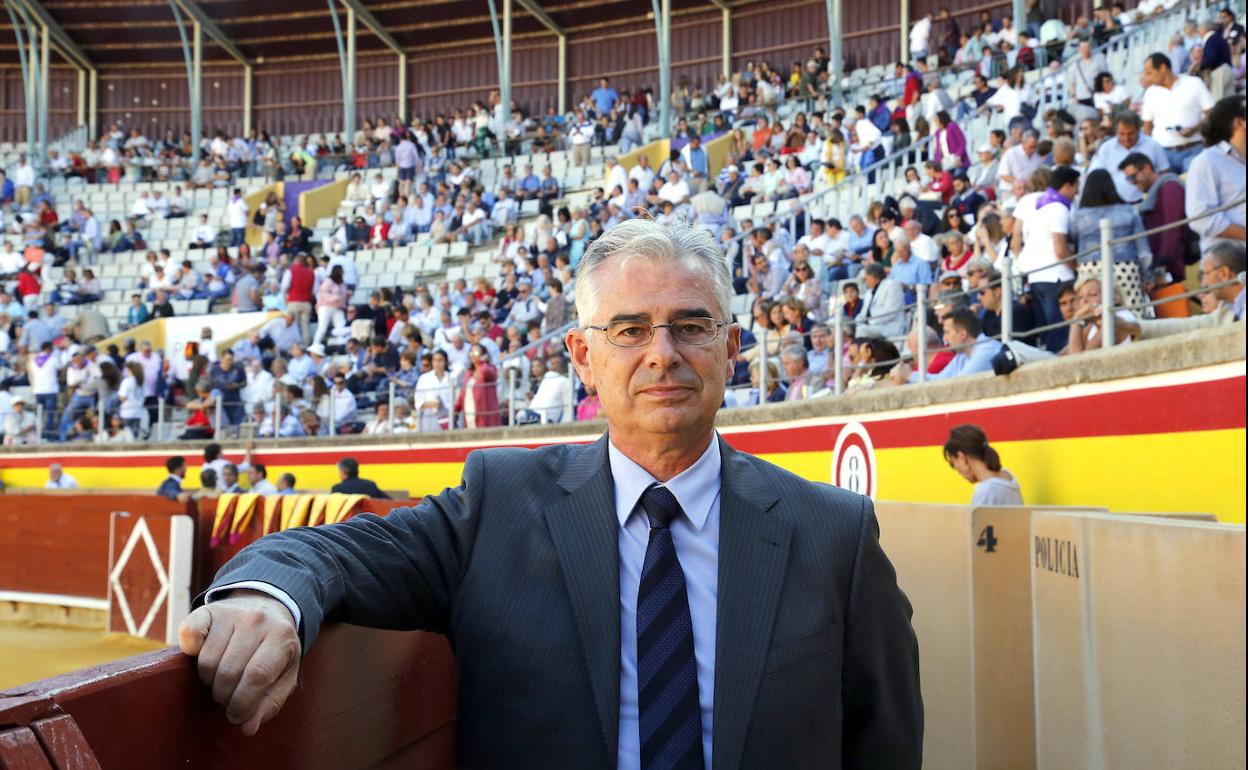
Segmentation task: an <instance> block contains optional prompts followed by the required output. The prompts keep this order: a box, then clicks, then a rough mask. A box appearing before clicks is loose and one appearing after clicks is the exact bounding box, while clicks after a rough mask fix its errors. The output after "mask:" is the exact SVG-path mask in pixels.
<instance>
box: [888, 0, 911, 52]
mask: <svg viewBox="0 0 1248 770" xmlns="http://www.w3.org/2000/svg"><path fill="white" fill-rule="evenodd" d="M897 51H898V54H897V61H899V62H909V61H910V0H901V39H900V41H899V46H898V48H897ZM884 63H885V62H881V64H884Z"/></svg>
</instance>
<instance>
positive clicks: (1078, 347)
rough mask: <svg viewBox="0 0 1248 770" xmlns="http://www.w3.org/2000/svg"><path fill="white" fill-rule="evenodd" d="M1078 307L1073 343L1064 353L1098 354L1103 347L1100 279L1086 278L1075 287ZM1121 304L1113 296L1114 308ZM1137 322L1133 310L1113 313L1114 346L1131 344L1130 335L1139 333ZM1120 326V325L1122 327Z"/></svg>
mask: <svg viewBox="0 0 1248 770" xmlns="http://www.w3.org/2000/svg"><path fill="white" fill-rule="evenodd" d="M1075 296H1076V298H1077V305H1076V309H1075V319H1076V321H1075V323H1074V324H1072V325H1071V327H1070V330H1069V338H1070V342H1069V344H1068V345H1067V347H1066V349H1065V350H1064V351H1062V353H1063V354H1065V355H1071V354H1074V353H1082V352H1084V351H1086V350H1095V349H1097V348H1099V347H1101V346H1102V345H1103V344H1104V335H1102V334H1101V321H1102V317H1101V316H1102V314H1101V308H1102V305H1101V279H1099V278H1095V277H1087V278H1082V279H1080V280H1079V281H1078V282H1077V283H1076V284H1075ZM1118 303H1119V299H1118V294H1117V291H1116V290H1115V292H1114V304H1115V305H1117V304H1118ZM1136 321H1137V319H1136V316H1135V314H1134V313H1132V312H1131V311H1130V310H1116V311H1114V344H1115V345H1122V344H1125V343H1127V342H1130V341H1131V332H1132V331H1133V330H1135V329H1138V328H1139V326H1138V324H1137V322H1136ZM1120 322H1121V323H1120Z"/></svg>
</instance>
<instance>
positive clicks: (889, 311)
mask: <svg viewBox="0 0 1248 770" xmlns="http://www.w3.org/2000/svg"><path fill="white" fill-rule="evenodd" d="M862 281H863V283H865V284H866V286H867V293H866V296H865V297H864V298H863V310H862V312H861V313H859V315H858V323H857V324H856V325H855V331H854V334H855V336H858V337H869V338H878V337H900V336H901V335H903V334H905V331H906V324H907V314H906V298H905V289H904V288H903V287H902V285H901V284H900V283H898V282H896V281H894V280H892V279H890V278H887V277H885V274H884V266H883V265H881V264H879V263H878V262H873V263H871V264H869V265H867V266H866V267H864V268H863V270H862Z"/></svg>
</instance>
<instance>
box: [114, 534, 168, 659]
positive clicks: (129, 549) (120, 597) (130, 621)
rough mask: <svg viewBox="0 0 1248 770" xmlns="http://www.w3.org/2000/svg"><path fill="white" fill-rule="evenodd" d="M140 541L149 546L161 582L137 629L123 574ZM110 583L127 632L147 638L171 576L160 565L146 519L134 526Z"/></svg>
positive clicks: (149, 556) (157, 576) (115, 566)
mask: <svg viewBox="0 0 1248 770" xmlns="http://www.w3.org/2000/svg"><path fill="white" fill-rule="evenodd" d="M140 539H141V540H142V541H143V544H144V545H145V546H147V556H148V558H149V559H151V562H152V567H154V568H155V570H156V578H157V580H159V581H160V590H159V591H158V592H157V593H156V598H155V599H153V600H152V606H151V607H149V608H148V610H147V615H145V616H144V617H143V623H142V624H141V625H139V626H138V627H137V628H136V627H135V625H134V615H133V614H132V613H131V612H130V603H129V602H128V601H126V592H125V589H123V588H122V587H121V573H122V572H124V571H125V569H126V564H127V563H129V561H130V555H131V554H132V553H133V552H134V547H135V546H136V545H138V543H139V540H140ZM108 583H109V585H110V586H112V588H113V591H114V593H116V594H117V605H118V606H119V607H121V617H122V618H123V619H124V620H125V621H126V630H127V631H128V632H129V633H130V635H131V636H146V635H147V630H148V629H149V628H151V625H152V621H154V620H155V619H156V613H157V612H159V611H160V605H161V603H162V602H163V601H164V600H165V597H166V596H167V595H168V594H169V576H168V575H167V574H165V568H164V566H163V565H162V564H161V563H160V556H159V555H158V554H157V553H156V543H155V541H153V540H152V533H151V530H149V529H148V528H147V519H146V518H140V519H139V521H138V523H137V524H135V525H134V529H133V530H132V531H131V532H130V537H129V539H127V540H126V547H125V548H123V549H122V551H121V556H120V557H119V558H118V559H117V563H116V564H115V565H113V571H112V572H111V573H109V576H108Z"/></svg>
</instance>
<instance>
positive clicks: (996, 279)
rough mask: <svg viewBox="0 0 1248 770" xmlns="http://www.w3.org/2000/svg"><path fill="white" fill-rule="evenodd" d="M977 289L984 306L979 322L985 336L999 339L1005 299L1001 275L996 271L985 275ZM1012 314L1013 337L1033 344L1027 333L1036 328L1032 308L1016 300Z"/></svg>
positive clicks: (981, 303) (980, 279)
mask: <svg viewBox="0 0 1248 770" xmlns="http://www.w3.org/2000/svg"><path fill="white" fill-rule="evenodd" d="M976 288H977V289H978V290H979V303H980V305H982V306H983V309H982V310H981V311H980V313H979V320H980V325H981V328H982V331H983V333H984V336H987V337H993V338H998V337H1000V336H1001V315H1002V312H1003V307H1004V297H1005V292H1004V290H1003V287H1002V284H1001V274H1000V273H998V272H997V271H996V270H991V271H989V272H987V273H983V274H982V275H981V276H980V278H979V282H978V284H977V285H976ZM1012 312H1013V314H1012V316H1011V325H1012V335H1013V336H1014V337H1016V338H1019V339H1021V340H1022V341H1023V342H1025V343H1028V344H1031V339H1030V336H1029V335H1028V334H1027V332H1029V331H1031V330H1032V329H1033V328H1035V326H1036V318H1035V315H1034V314H1033V313H1032V312H1031V306H1030V305H1027V304H1024V303H1022V302H1019V301H1018V300H1017V299H1016V300H1014V302H1013V307H1012Z"/></svg>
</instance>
